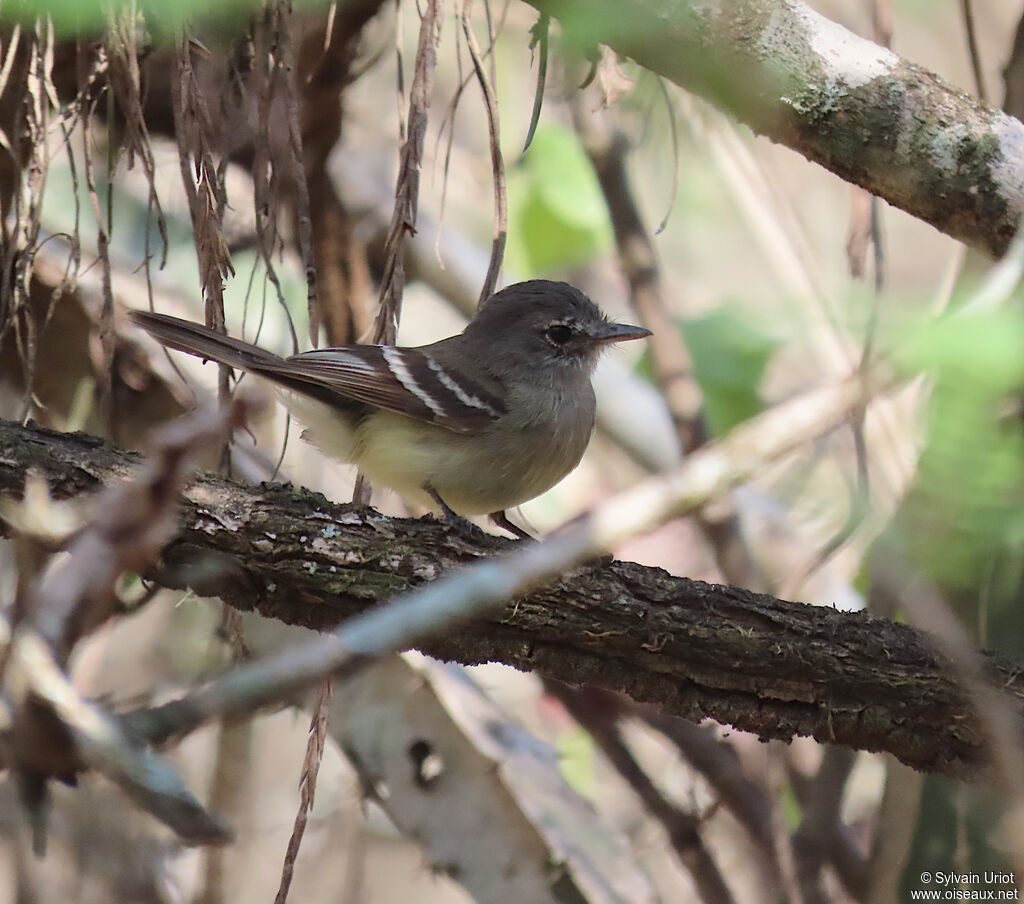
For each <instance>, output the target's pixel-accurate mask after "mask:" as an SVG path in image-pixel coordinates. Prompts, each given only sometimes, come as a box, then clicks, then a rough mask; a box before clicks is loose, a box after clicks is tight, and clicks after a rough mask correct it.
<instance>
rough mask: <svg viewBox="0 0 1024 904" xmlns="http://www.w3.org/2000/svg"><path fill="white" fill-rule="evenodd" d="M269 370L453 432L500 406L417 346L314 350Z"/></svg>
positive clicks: (466, 429) (474, 425) (495, 413)
mask: <svg viewBox="0 0 1024 904" xmlns="http://www.w3.org/2000/svg"><path fill="white" fill-rule="evenodd" d="M274 370H276V371H278V372H279V373H281V374H287V375H289V376H291V377H293V378H295V379H297V380H300V381H303V382H308V383H312V384H315V385H317V386H321V387H324V388H325V389H328V390H330V391H332V392H336V393H338V394H339V395H341V396H343V397H344V398H346V399H354V400H355V401H358V402H363V403H365V404H367V405H373V406H375V407H378V408H386V409H388V410H390V411H396V412H398V413H399V414H404V415H408V416H409V417H413V418H416V419H417V420H421V421H427V422H428V423H432V424H437V425H438V426H440V427H445V428H447V429H448V430H452V431H454V432H456V433H473V432H476V431H478V430H481V429H483V428H484V427H486V426H487V425H488V424H491V423H493V422H494V421H495V420H496V419H497V418H498V417H500V416H501V415H502V414H503V413H504V411H505V408H504V405H503V404H502V401H501V399H500V398H499V397H498V396H497V395H495V394H494V393H493V392H491V391H489V390H487V389H486V388H485V387H483V386H481V385H480V384H479V383H478V382H476V381H474V380H471V379H470V378H469V377H467V376H466V375H465V374H462V373H459V372H458V371H456V370H454V369H453V368H451V367H447V366H444V365H442V364H441V363H440V362H439V361H438V360H437V359H436V358H434V357H433V356H432V355H431V354H430V353H429V352H427V351H424V350H423V349H418V348H394V347H392V346H383V345H351V346H345V347H343V348H325V349H317V350H315V351H309V352H303V353H302V354H299V355H294V356H292V357H291V358H286V359H285V360H284V361H283V362H279V363H277V364H276V366H275V368H274ZM320 397H321V398H323V397H322V396H320Z"/></svg>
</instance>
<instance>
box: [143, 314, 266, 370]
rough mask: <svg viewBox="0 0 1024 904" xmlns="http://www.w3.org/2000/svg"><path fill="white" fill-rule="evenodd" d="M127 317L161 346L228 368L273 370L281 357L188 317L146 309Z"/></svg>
mask: <svg viewBox="0 0 1024 904" xmlns="http://www.w3.org/2000/svg"><path fill="white" fill-rule="evenodd" d="M129 317H131V319H132V322H133V323H135V325H136V326H140V327H142V329H144V330H145V331H146V332H147V333H149V334H150V335H151V336H152V337H153V338H154V339H156V340H157V341H159V342H161V343H162V344H163V345H166V346H168V347H169V348H176V349H178V350H179V351H183V352H188V353H189V354H190V355H195V356H196V357H197V358H206V359H208V360H211V361H218V362H219V363H221V364H227V365H228V367H235V368H238V369H239V370H252V371H266V370H270V371H271V372H273V371H274V370H275V369H276V368H277V367H278V366H280V365H281V363H282V359H281V358H279V357H278V356H277V355H275V354H274V353H273V352H268V351H265V350H264V349H262V348H260V347H259V346H257V345H252V344H251V343H249V342H243V341H242V340H241V339H233V338H232V337H231V336H225V335H224V334H223V333H218V332H216V331H215V330H212V329H210V328H209V327H207V326H203V325H202V324H199V323H193V322H192V321H191V320H182V319H181V318H180V317H168V316H167V315H166V314H153V313H151V312H149V311H131V312H130V313H129Z"/></svg>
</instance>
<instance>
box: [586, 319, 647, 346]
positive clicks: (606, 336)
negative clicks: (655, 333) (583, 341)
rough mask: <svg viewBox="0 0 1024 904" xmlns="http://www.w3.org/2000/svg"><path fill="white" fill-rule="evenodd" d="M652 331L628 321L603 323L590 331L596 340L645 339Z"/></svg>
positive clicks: (600, 341)
mask: <svg viewBox="0 0 1024 904" xmlns="http://www.w3.org/2000/svg"><path fill="white" fill-rule="evenodd" d="M650 335H651V331H650V330H645V329H644V328H643V327H642V326H630V325H629V324H628V323H602V324H601V325H600V326H598V327H595V328H594V329H592V330H591V331H590V338H591V339H592V340H593V341H594V342H599V343H602V344H603V343H605V342H625V341H626V340H627V339H643V338H645V337H646V336H650Z"/></svg>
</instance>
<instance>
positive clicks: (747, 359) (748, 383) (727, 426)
mask: <svg viewBox="0 0 1024 904" xmlns="http://www.w3.org/2000/svg"><path fill="white" fill-rule="evenodd" d="M682 330H683V334H684V337H685V339H686V346H687V348H688V349H689V350H690V355H691V356H692V358H693V368H694V373H695V375H696V377H697V382H698V383H699V384H700V389H701V394H702V395H703V397H704V416H705V418H706V419H707V424H708V428H709V429H710V431H711V434H712V436H721V435H722V434H723V433H727V432H728V431H729V430H731V429H732V428H733V427H735V426H736V425H737V424H738V423H740V422H741V421H745V420H746V419H747V418H749V417H753V415H755V414H757V413H758V412H760V411H761V409H762V408H763V407H764V406H763V403H762V401H761V395H760V392H759V389H760V385H761V378H762V377H763V376H764V370H765V367H767V365H768V362H769V361H770V360H771V357H772V355H773V354H774V353H775V351H776V349H777V348H778V346H779V342H778V341H777V340H776V339H774V338H773V337H771V336H769V335H768V334H767V333H764V332H761V331H760V330H758V329H757V328H756V327H755V326H752V325H751V324H750V322H749V320H748V319H746V318H745V317H744V316H743V315H742V313H741V312H740V311H738V310H736V309H733V308H730V307H721V308H716V309H714V310H713V311H710V312H708V313H707V314H705V315H703V316H702V317H697V318H693V319H689V320H686V321H685V322H684V324H683V327H682Z"/></svg>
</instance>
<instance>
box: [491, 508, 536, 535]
mask: <svg viewBox="0 0 1024 904" xmlns="http://www.w3.org/2000/svg"><path fill="white" fill-rule="evenodd" d="M490 519H491V522H492V523H494V524H495V525H497V526H498V527H500V528H501V529H502V530H507V531H508V532H509V533H510V534H514V535H515V536H517V537H518V538H519V539H520V540H534V539H536V538H535V537H534V536H533V535H532V534H529V533H527V532H526V531H525V530H523V529H522V528H521V527H519V525H517V524H513V523H512V522H511V521H509V520H508V515H506V514H505V512H504V511H498V512H491V514H490Z"/></svg>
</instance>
